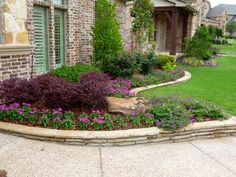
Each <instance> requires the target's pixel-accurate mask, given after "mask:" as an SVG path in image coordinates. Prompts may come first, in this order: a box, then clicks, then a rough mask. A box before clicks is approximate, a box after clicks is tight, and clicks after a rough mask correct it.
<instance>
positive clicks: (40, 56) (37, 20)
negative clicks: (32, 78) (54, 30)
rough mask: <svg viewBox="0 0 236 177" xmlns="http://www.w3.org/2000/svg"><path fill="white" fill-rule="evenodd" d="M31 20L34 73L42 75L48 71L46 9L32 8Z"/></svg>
mask: <svg viewBox="0 0 236 177" xmlns="http://www.w3.org/2000/svg"><path fill="white" fill-rule="evenodd" d="M33 19H34V44H35V66H36V72H37V73H44V72H47V71H48V35H47V26H48V25H47V11H46V9H45V8H43V7H34V12H33Z"/></svg>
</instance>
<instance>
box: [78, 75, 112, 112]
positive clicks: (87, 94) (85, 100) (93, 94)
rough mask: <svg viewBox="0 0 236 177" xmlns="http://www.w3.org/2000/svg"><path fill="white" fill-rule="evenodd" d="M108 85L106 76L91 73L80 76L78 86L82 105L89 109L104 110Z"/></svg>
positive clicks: (109, 81) (109, 82) (108, 80)
mask: <svg viewBox="0 0 236 177" xmlns="http://www.w3.org/2000/svg"><path fill="white" fill-rule="evenodd" d="M110 85H111V80H110V77H109V76H108V75H107V74H104V73H96V72H92V73H88V74H84V75H82V76H81V79H80V82H79V85H78V91H79V98H80V100H81V102H82V104H83V105H85V106H88V107H90V108H106V107H107V102H106V96H107V95H108V94H109V88H110Z"/></svg>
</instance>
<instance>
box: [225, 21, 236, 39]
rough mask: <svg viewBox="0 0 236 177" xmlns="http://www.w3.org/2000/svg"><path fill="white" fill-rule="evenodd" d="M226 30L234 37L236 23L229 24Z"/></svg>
mask: <svg viewBox="0 0 236 177" xmlns="http://www.w3.org/2000/svg"><path fill="white" fill-rule="evenodd" d="M226 29H227V31H228V32H229V33H230V35H231V36H232V35H233V33H234V32H236V21H233V22H230V23H228V24H227V27H226Z"/></svg>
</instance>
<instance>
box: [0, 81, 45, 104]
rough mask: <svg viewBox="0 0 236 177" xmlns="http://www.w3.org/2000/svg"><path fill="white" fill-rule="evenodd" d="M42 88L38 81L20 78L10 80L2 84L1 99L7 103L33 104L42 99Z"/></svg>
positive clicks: (0, 86)
mask: <svg viewBox="0 0 236 177" xmlns="http://www.w3.org/2000/svg"><path fill="white" fill-rule="evenodd" d="M40 96H41V93H40V87H39V83H38V82H37V80H29V81H28V80H26V79H20V78H13V79H8V80H5V81H3V82H1V84H0V98H1V99H3V100H4V101H5V102H7V103H13V102H18V103H23V102H28V103H33V102H36V101H38V100H39V99H40Z"/></svg>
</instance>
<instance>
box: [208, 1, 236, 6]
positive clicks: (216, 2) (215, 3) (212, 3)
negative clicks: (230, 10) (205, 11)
mask: <svg viewBox="0 0 236 177" xmlns="http://www.w3.org/2000/svg"><path fill="white" fill-rule="evenodd" d="M210 2H211V6H212V7H214V6H216V5H218V4H236V0H210Z"/></svg>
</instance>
